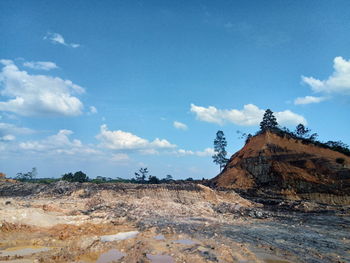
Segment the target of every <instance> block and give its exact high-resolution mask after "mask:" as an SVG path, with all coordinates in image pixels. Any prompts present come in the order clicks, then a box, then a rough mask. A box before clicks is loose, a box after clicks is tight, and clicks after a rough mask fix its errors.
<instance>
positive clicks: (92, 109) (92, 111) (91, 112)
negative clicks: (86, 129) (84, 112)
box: [88, 106, 97, 115]
mask: <svg viewBox="0 0 350 263" xmlns="http://www.w3.org/2000/svg"><path fill="white" fill-rule="evenodd" d="M89 109H90V111H89V112H88V114H90V115H91V114H96V113H97V109H96V107H95V106H90V108H89Z"/></svg>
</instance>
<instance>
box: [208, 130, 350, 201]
mask: <svg viewBox="0 0 350 263" xmlns="http://www.w3.org/2000/svg"><path fill="white" fill-rule="evenodd" d="M212 182H213V184H214V185H215V186H217V187H226V188H235V189H245V190H250V192H253V190H256V192H265V193H268V192H270V193H274V194H277V195H279V194H281V195H282V197H287V198H291V199H299V198H306V199H313V200H316V201H321V202H325V203H335V204H350V198H349V193H350V157H348V156H346V155H344V154H341V153H339V152H335V151H332V150H330V149H325V148H321V147H318V146H315V145H312V144H303V143H302V141H300V140H295V139H292V138H286V137H280V136H278V135H276V134H274V133H271V132H265V133H263V134H260V135H258V136H255V137H252V138H251V139H250V141H249V142H248V143H247V144H246V145H245V146H244V147H243V148H242V149H241V150H240V151H238V152H237V153H235V154H234V155H233V156H232V157H231V159H230V161H229V162H228V164H227V166H226V167H225V169H224V170H223V171H222V173H221V174H219V175H218V176H217V177H215V178H214V179H213V180H212Z"/></svg>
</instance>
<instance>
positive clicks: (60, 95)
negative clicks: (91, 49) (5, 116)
mask: <svg viewBox="0 0 350 263" xmlns="http://www.w3.org/2000/svg"><path fill="white" fill-rule="evenodd" d="M0 63H2V64H3V65H4V67H3V69H2V71H1V72H0V84H2V86H3V87H4V89H3V90H1V95H2V96H4V97H9V98H10V99H9V100H8V101H0V110H1V111H9V112H13V113H16V114H18V115H22V116H36V115H64V116H76V115H80V114H81V113H82V109H83V103H82V102H81V101H80V100H79V99H78V98H77V97H75V96H73V94H82V93H84V92H85V90H84V89H83V88H82V87H80V86H78V85H76V84H74V83H73V82H72V81H70V80H63V79H61V78H58V77H51V76H46V75H31V74H28V73H27V72H26V71H21V70H20V69H19V68H18V67H17V66H16V65H15V64H14V63H13V61H12V60H0Z"/></svg>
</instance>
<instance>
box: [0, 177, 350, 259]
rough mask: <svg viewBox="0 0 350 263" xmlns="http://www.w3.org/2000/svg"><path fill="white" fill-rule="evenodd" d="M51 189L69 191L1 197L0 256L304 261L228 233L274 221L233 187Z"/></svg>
mask: <svg viewBox="0 0 350 263" xmlns="http://www.w3.org/2000/svg"><path fill="white" fill-rule="evenodd" d="M6 187H7V186H6ZM16 187H17V186H16ZM54 187H56V188H62V189H66V191H65V192H62V191H61V193H60V194H53V193H52V191H51V190H52V189H50V191H47V189H46V188H45V189H46V190H43V191H41V192H39V193H37V194H27V195H22V196H10V195H8V196H3V197H0V222H1V227H0V262H24V263H25V262H81V263H83V262H86V263H87V262H98V263H106V262H127V263H129V262H155V263H156V262H165V263H166V262H189V263H190V262H199V263H200V262H240V263H243V262H246V263H248V262H269V263H288V262H301V261H299V259H298V258H297V257H296V255H293V253H289V252H288V251H284V250H283V251H282V250H280V249H276V248H275V247H273V246H269V245H268V243H266V242H259V240H258V238H257V239H256V240H254V242H250V240H249V239H244V238H243V236H242V238H243V239H242V238H237V237H232V235H231V234H232V233H231V232H232V231H233V230H234V229H252V228H254V227H256V226H258V225H256V224H257V222H259V224H261V223H264V224H269V223H271V222H272V221H273V218H271V216H270V215H269V213H268V212H266V211H264V210H263V209H262V205H260V204H257V203H254V202H252V201H249V200H246V199H243V198H242V197H240V196H239V195H237V194H236V193H235V192H233V191H226V192H218V191H214V190H212V189H210V188H207V187H205V186H201V185H197V186H195V187H193V189H181V187H180V188H171V187H161V186H158V187H154V188H152V187H151V188H147V187H140V188H138V187H126V188H123V187H122V188H121V189H110V188H109V187H105V188H103V187H99V188H98V189H93V190H91V189H89V187H88V186H87V187H76V188H72V187H71V186H69V184H68V185H67V184H66V183H62V185H55V186H54ZM71 188H72V189H71ZM67 189H68V190H67ZM58 192H60V191H58ZM230 231H231V232H230ZM244 237H249V234H247V235H244ZM344 244H345V246H349V239H345V240H344ZM349 251H350V249H349ZM334 258H337V255H335V256H334ZM310 262H311V261H310ZM313 262H318V261H313ZM319 262H322V261H319ZM325 262H326V261H325ZM329 262H336V261H329ZM338 262H343V261H341V259H340V260H339V261H338ZM344 262H345V261H344Z"/></svg>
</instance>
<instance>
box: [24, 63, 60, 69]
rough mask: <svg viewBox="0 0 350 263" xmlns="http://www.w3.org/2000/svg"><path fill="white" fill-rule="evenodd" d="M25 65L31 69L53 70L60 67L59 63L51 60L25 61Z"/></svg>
mask: <svg viewBox="0 0 350 263" xmlns="http://www.w3.org/2000/svg"><path fill="white" fill-rule="evenodd" d="M23 66H25V67H27V68H31V69H38V70H46V71H48V70H51V69H55V68H58V67H57V65H56V64H55V63H53V62H50V61H31V62H24V63H23Z"/></svg>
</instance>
